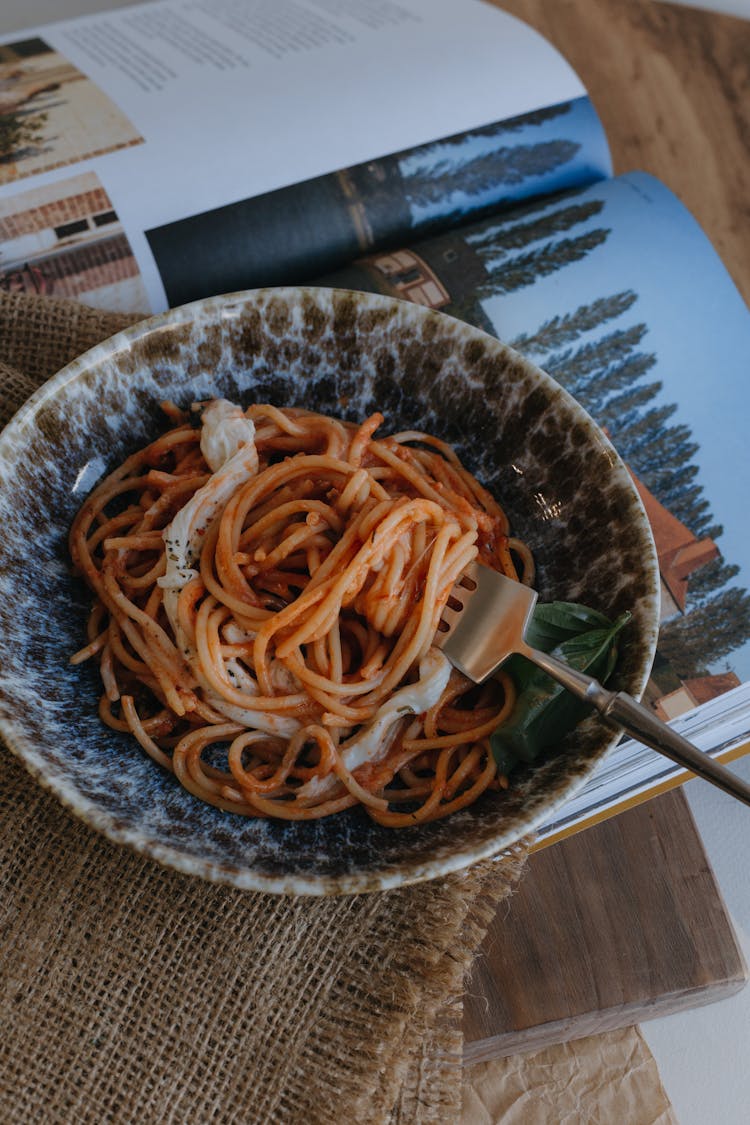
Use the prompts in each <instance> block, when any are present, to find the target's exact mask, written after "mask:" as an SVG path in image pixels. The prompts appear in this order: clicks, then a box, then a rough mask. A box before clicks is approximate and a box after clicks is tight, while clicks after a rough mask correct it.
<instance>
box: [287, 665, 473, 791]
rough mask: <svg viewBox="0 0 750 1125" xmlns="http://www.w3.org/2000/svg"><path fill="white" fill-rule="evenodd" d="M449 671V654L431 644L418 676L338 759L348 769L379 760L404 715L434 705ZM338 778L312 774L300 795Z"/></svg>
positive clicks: (332, 784)
mask: <svg viewBox="0 0 750 1125" xmlns="http://www.w3.org/2000/svg"><path fill="white" fill-rule="evenodd" d="M450 674H451V665H450V662H449V661H448V658H447V657H446V656H444V655H443V654H442V652H441V651H440V649H437V648H431V649H430V650H429V651H428V652H427V653H426V654H425V656H423V657H422V659H421V661H420V663H419V679H418V680H417V681H416V683H413V684H407V685H406V686H405V687H402V688H399V689H398V691H395V692H394V693H393V695H392V696H391V697H390V699H387V700H386V701H385V703H383V704H382V705H381V706H380V707H379V708H378V710H377V712H376V713H375V715H374V717H373V718H372V719H371V721H370V722H369V723H368V724H367V725H366V726H364V727H362V729H361V730H360V731H359V732H358V733H357V734H356V735H355V736H354V737H353V738H352V739H350V740H349V742H346V743H344V744H343V745H342V746H341V747H340V748H339V749H340V755H341V759H342V761H343V763H344V765H345V766H346V768H347V769H348V770H349V771H350V772H351V771H353V770H356V769H357V767H358V766H361V765H364V763H365V762H378V761H380V760H381V759H382V758H384V757H385V756H386V754H387V753H388V750H389V749H390V744H391V742H392V741H393V737H394V735H395V733H396V730H397V724H398V722H399V720H400V719H402V718H403V717H404V716H405V715H421V714H422V713H423V712H424V711H429V709H430V707H434V706H435V704H436V703H437V701H438V700H439V699H440V696H441V695H442V694H443V692H444V691H445V689H446V687H447V684H448V679H449V677H450ZM337 780H338V779H337V778H336V777H335V776H332V775H331V774H329V775H328V776H327V777H324V778H312V779H311V780H310V781H308V782H306V783H305V784H304V785H303V786H302V787H301V789H300V790H299V796H300V797H319V796H320V795H321V794H323V795H324V794H325V793H326V792H327V791H328V790H333V789H334V788H335V787H336V784H337Z"/></svg>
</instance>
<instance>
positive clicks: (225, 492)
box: [158, 399, 258, 660]
mask: <svg viewBox="0 0 750 1125" xmlns="http://www.w3.org/2000/svg"><path fill="white" fill-rule="evenodd" d="M202 422H203V429H202V432H201V452H202V453H203V456H204V457H205V459H206V461H207V462H208V465H209V468H210V469H211V470H212V473H211V476H210V477H209V479H208V480H207V481H206V483H205V484H204V485H203V487H202V488H199V489H198V491H197V492H196V493H195V495H194V496H193V497H192V498H191V499H190V500H189V501H188V502H187V504H185V506H184V507H183V508H181V509H180V511H179V512H178V513H177V515H176V516H175V518H174V519H173V520H172V522H171V523H170V524H169V526H168V527H166V528H165V530H164V542H165V543H166V546H167V568H166V572H165V574H164V575H163V577H161V578H159V579H158V583H159V585H160V586H161V587H163V589H164V610H165V612H166V615H167V617H168V619H169V623H170V625H171V626H172V629H173V630H174V635H175V639H176V641H177V644H178V646H179V648H180V649H181V651H182V652H183V653H184V654H185V655H186V657H187V659H188V660H192V658H193V657H194V655H195V653H194V652H193V651H192V649H191V648H190V646H189V644H188V641H187V638H186V637H185V635H184V633H183V631H182V629H181V628H180V626H179V622H178V620H177V601H178V599H179V596H180V593H181V592H182V590H184V588H185V586H187V584H188V582H190V581H191V580H192V579H193V578H197V576H198V572H197V571H196V570H194V569H193V565H194V563H196V562H197V561H198V559H199V558H200V553H201V547H202V546H203V540H204V538H205V534H206V531H207V530H208V528H209V527H210V526H211V524H212V523H213V521H214V520H215V519H216V517H217V516H218V515H220V513H221V512H222V511H223V509H224V508H225V507H226V505H227V503H228V501H229V500H230V498H231V497H232V495H233V494H234V492H235V491H236V489H238V488H239V487H240V486H241V485H243V484H244V483H245V481H247V480H249V479H250V478H251V477H252V476H255V474H256V473H257V471H258V451H257V450H256V448H255V426H254V424H253V422H252V421H251V420H250V419H249V418H245V416H244V414H243V413H242V410H241V409H240V407H239V406H233V405H232V403H230V402H226V401H225V400H224V399H217V400H216V402H212V403H210V405H209V406H207V407H206V409H205V410H204V411H203V417H202ZM221 458H223V460H221Z"/></svg>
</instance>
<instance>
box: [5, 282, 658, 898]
mask: <svg viewBox="0 0 750 1125" xmlns="http://www.w3.org/2000/svg"><path fill="white" fill-rule="evenodd" d="M305 294H310V295H311V296H312V297H313V298H314V299H317V300H320V298H321V295H322V294H325V295H326V297H327V299H329V300H330V303H331V305H332V304H333V301H334V299H335V297H336V296H337V295H339V296H346V297H353V298H354V299H355V300H356V301H358V302H359V303H361V304H366V305H367V304H370V305H372V306H374V307H378V306H380V307H392V306H393V305H398V306H402V307H403V309H404V310H405V311H404V315H407V316H409V315H411V316H416V317H425V318H430V317H438V318H440V320H441V321H443V320H449V321H451V322H452V324H453V326H454V330H455V331H458V332H459V334H467V335H469V336H471V337H472V338H476V337H477V336H479V337H480V338H481V339H482V340H483V341H485V342H486V344H487V346H488V347H489V348H490V349H492V350H494V351H495V353H496V354H500V355H502V356H510V357H511V358H512V359H513V361H514V363H518V364H520V365H521V366H522V367H523V368H524V369H525V370H526V372H527V373H529V374H531V375H532V377H533V378H534V380H535V381H536V382H537V383H538V384H539V385H540V386H541V387H542V388H544V390H545V392H546V393H547V394H548V395H549V394H552V395H554V396H558V397H561V398H562V401H563V402H564V403H565V407H566V408H567V409H568V410H569V411H572V413H573V414H574V415H575V416H576V418H577V420H578V421H579V422H580V423H581V424H582V425H584V427H585V429H586V432H587V434H588V435H589V437H590V438H591V439H592V440H593V441H594V442H596V443H598V445H599V446H600V447H601V449H602V450H604V451H605V452H606V453H607V456H608V461H609V465H610V471H611V472H612V473H613V474H614V476H615V478H616V480H617V483H618V484H619V485H621V486H622V487H624V488H625V490H626V491H627V492H628V493H629V494H630V496H631V498H632V500H633V512H634V513H638V517H639V521H638V522H639V524H640V529H639V530H640V534H641V536H642V537H643V539H644V541H645V543H646V545H647V547H648V548H649V549H648V557H647V558H644V560H643V568H644V576H645V577H646V578H647V580H648V584H649V587H650V589H649V595H648V596H647V597H644V602H650V603H651V604H650V605H648V613H647V619H648V620H650V621H651V627H650V629H649V631H648V635H645V630H644V637H643V639H642V643H643V645H644V656H643V659H642V661H641V667H640V670H639V680H640V682H639V684H638V688H637V691H634V692H633V694H635V695H638V696H639V695H640V694H641V693H642V692H643V690H644V688H645V686H646V683H647V681H648V677H649V674H650V669H651V665H652V663H653V658H654V653H655V650H656V642H657V636H658V621H659V569H658V560H657V555H656V547H655V545H654V540H653V535H652V533H651V528H650V524H649V521H648V517H647V515H646V512H645V509H644V506H643V503H642V501H641V498H640V496H639V494H638V491H637V489H636V488H635V485H634V483H633V480H632V477H631V475H630V473H629V471H628V469H627V468H626V466H625V464H624V462H623V461H622V459H621V458H620V456H619V454H618V453H617V451H616V450H615V448H614V446H613V445H612V443H611V441H610V440H609V438H608V437H607V435H606V434H605V433H604V432H603V431H602V430H601V428H600V427H599V426H598V425H597V423H596V422H595V421H594V420H593V418H591V416H590V415H589V414H588V413H587V412H586V410H585V409H584V408H583V407H582V406H580V404H579V403H578V402H577V401H576V399H575V398H574V397H573V396H572V395H571V394H570V392H568V391H567V390H566V389H565V388H564V387H562V386H561V385H560V384H559V383H557V382H556V381H555V379H553V378H552V376H551V375H549V374H547V372H546V371H544V370H543V369H542V368H540V367H538V366H537V365H536V364H534V363H533V362H532V361H530V360H529V359H527V358H526V357H525V356H523V355H521V353H519V352H517V351H515V350H514V349H513V348H511V347H510V346H509V345H508V344H506V343H504V342H503V341H502V340H500V339H499V338H498V337H496V336H493V335H491V334H490V333H488V332H486V331H485V330H484V329H481V328H478V327H476V326H475V325H472V324H469V323H467V322H465V321H462V320H459V319H458V318H456V317H452V316H450V315H449V314H446V313H443V312H440V311H439V310H435V309H428V308H425V307H424V306H421V305H417V304H415V303H413V302H409V301H405V300H402V299H400V298H396V297H389V296H386V295H384V294H375V293H367V292H362V291H359V290H349V289H340V288H335V289H334V288H328V287H319V286H313V285H300V286H265V287H262V288H258V289H247V290H236V291H233V292H231V293H223V294H218V295H216V296H212V297H207V298H200V299H198V300H195V301H191V302H189V303H187V304H184V305H180V306H177V307H176V308H173V309H168V310H166V311H165V312H162V313H157V314H155V315H153V316H149V317H146V318H144V319H143V320H139V321H136V322H135V323H134V324H131V325H128V326H126V327H124V328H122V329H120V330H119V331H118V332H116V333H114V334H113V335H112V336H109V337H107V338H106V339H105V340H102V341H100V342H99V343H97V344H94V345H93V346H92V347H91V348H88V349H87V350H86V351H85V352H82V353H81V355H79V356H76V357H75V359H73V360H71V361H70V362H69V363H67V364H66V365H65V366H64V367H62V368H61V369H60V370H59V371H58V372H57V373H56V374H55V375H53V376H51V377H50V378H49V379H48V380H46V381H45V382H44V383H42V384H41V386H40V387H38V388H37V390H36V391H34V393H33V394H32V395H31V396H30V397H29V398H28V399H27V400H26V401H25V402H24V403H23V404H22V406H21V407H20V408H19V410H18V411H16V413H15V414H14V415H13V416H12V418H11V419H10V420H9V421H8V422H7V424H6V425H5V427H4V428H3V429H2V430H1V431H0V462H3V461H4V462H5V463H6V464H8V463H10V464H12V463H13V462H15V460H16V458H17V457H18V456H19V455H20V453H21V451H22V448H24V446H23V441H21V442H18V441H17V437H18V436H20V437H21V438H22V439H23V430H24V429H25V427H26V426H27V424H28V423H29V422H30V421H31V420H32V419H33V418H34V417H35V416H36V414H37V413H38V411H39V410H40V409H41V407H42V406H43V405H44V404H45V403H46V402H48V401H49V400H51V399H53V398H55V397H56V396H57V395H58V394H59V393H60V392H61V391H62V390H63V389H64V388H65V387H67V386H68V385H69V384H71V383H74V382H75V381H76V380H77V379H79V378H81V377H83V375H84V374H85V373H86V372H88V371H90V370H91V369H92V368H95V367H96V366H97V365H98V364H100V363H101V362H102V361H104V360H107V359H109V358H110V357H111V356H112V355H113V354H114V353H117V352H121V351H122V350H125V349H128V348H130V347H131V346H132V345H133V344H134V343H136V342H138V341H139V340H141V339H143V338H144V337H147V336H149V335H151V334H152V333H154V332H158V331H160V330H162V329H172V328H174V327H175V326H176V325H180V324H183V323H193V322H195V320H196V319H197V314H199V313H200V315H201V317H202V318H204V319H206V320H207V321H210V318H211V314H218V315H219V317H221V318H222V319H223V318H224V317H227V316H228V315H231V314H232V313H233V310H234V309H235V308H237V309H239V313H238V315H241V306H247V305H249V304H252V303H253V302H258V301H260V300H265V299H268V298H269V297H274V296H275V297H279V298H281V299H282V300H286V301H287V302H289V303H299V302H300V300H301V298H302V297H303V296H304V295H305ZM19 728H20V724H19V723H18V722H17V721H15V720H14V719H13V718H6V717H5V716H4V715H3V714H2V713H0V735H2V737H3V739H4V740H5V742H6V744H7V746H8V748H9V750H10V751H11V752H12V753H13V755H14V756H15V757H16V758H18V759H19V760H20V761H21V762H22V764H23V765H24V766H25V768H26V769H27V771H28V772H29V773H30V774H31V776H32V777H33V778H34V779H35V781H36V782H37V783H38V784H39V785H40V787H41V788H42V789H45V790H47V791H48V792H50V793H52V794H53V796H54V797H55V798H56V799H57V800H58V802H59V803H60V804H61V805H62V806H63V807H64V808H65V809H67V810H68V811H69V812H71V813H73V815H74V816H75V817H76V818H77V819H79V820H82V821H83V822H84V823H85V824H87V825H88V826H89V827H91V828H93V829H95V830H96V831H97V832H99V833H100V834H101V835H103V836H104V837H106V838H107V839H108V840H109V841H110V842H111V843H114V844H118V845H124V846H126V847H127V848H129V849H130V850H132V851H134V852H135V853H136V854H138V855H142V856H146V857H148V858H150V859H153V860H155V861H156V862H157V863H159V864H160V865H162V866H164V867H167V868H170V869H171V870H174V871H177V872H179V873H181V874H187V875H193V876H199V877H201V878H204V879H207V880H209V881H211V882H216V883H223V884H226V885H229V886H233V887H235V888H236V889H239V890H243V891H263V892H267V893H272V894H282V895H305V896H316V897H319V896H329V895H341V894H358V893H368V892H377V891H387V890H391V889H394V888H396V887H402V886H407V885H410V884H414V883H418V882H423V881H425V880H428V879H432V878H436V877H443V876H447V875H451V874H454V873H456V872H458V871H461V870H463V869H465V868H467V867H469V866H471V865H473V864H474V863H478V862H480V861H482V860H484V859H489V858H492V857H497V858H500V855H501V853H505V852H507V851H508V849H511V848H512V847H513V846H514V845H517V844H520V841H521V840H522V839H524V837H530V836H533V833H534V830H535V829H536V828H538V827H539V825H540V824H542V823H543V822H545V821H546V820H548V819H549V818H550V816H551V815H552V814H553V813H554V812H556V811H557V810H558V809H559V808H561V807H562V806H563V805H565V804H566V803H567V802H568V801H569V800H570V798H571V797H573V796H574V795H575V794H576V793H577V792H578V791H579V790H580V789H582V788H583V786H584V785H585V784H586V783H587V782H588V781H589V779H590V778H591V776H592V775H593V774H594V773H595V772H596V770H598V769H599V767H600V766H601V764H602V762H603V761H604V759H605V758H606V757H607V756H609V754H611V752H612V750H613V749H614V747H615V745H616V743H617V741H618V740H619V737H620V735H619V732H618V731H614V730H613V731H611V733H610V735H609V737H608V739H607V741H606V743H604V744H603V746H602V749H601V750H600V751H599V753H597V754H596V755H594V756H592V757H591V758H590V759H589V761H588V762H587V763H586V765H585V767H583V768H581V770H580V771H579V772H578V773H577V774H576V775H575V776H574V777H571V778H570V779H569V781H568V783H567V784H566V785H565V786H564V787H563V788H562V790H561V792H559V793H558V794H557V796H556V797H555V798H554V799H550V800H549V801H548V802H541V801H540V802H539V804H538V807H537V808H536V809H535V810H534V811H532V812H530V813H529V814H527V817H526V820H525V822H524V824H523V825H522V826H519V824H518V822H517V821H516V822H514V825H513V826H512V827H510V828H508V829H506V831H505V832H502V831H500V832H498V833H497V835H494V836H492V837H491V838H490V839H488V840H486V841H485V842H484V843H480V844H470V843H467V844H465V845H464V846H462V847H457V848H456V850H454V851H451V852H450V854H449V855H445V854H443V855H441V856H440V857H439V858H436V859H431V860H429V859H428V860H423V861H420V862H417V863H415V864H414V865H412V866H411V867H409V868H408V869H407V870H404V869H402V868H401V867H399V868H398V869H390V868H383V869H381V870H375V871H368V872H362V871H360V872H356V871H355V872H352V873H349V874H341V875H325V874H315V875H309V876H306V875H305V874H304V873H303V874H284V875H265V874H263V873H259V872H257V871H255V870H253V868H252V867H251V866H244V867H240V866H238V865H236V864H233V863H221V862H217V861H215V860H210V859H207V858H205V857H199V856H197V855H192V854H190V853H188V852H185V851H183V850H181V849H180V848H179V847H177V846H174V845H171V844H164V843H162V842H160V841H159V840H158V839H157V838H155V837H153V838H149V837H148V836H146V835H145V834H144V833H143V831H142V830H138V829H135V828H131V827H129V826H128V825H127V824H124V823H123V822H122V820H121V819H119V818H118V817H116V816H115V815H114V814H112V813H109V812H105V811H104V810H102V809H101V808H100V806H99V805H98V804H97V802H96V801H95V800H93V799H92V798H90V797H87V796H85V795H84V794H82V793H81V792H80V791H79V790H78V788H77V787H76V786H75V785H74V784H73V783H72V782H69V781H68V779H67V778H66V776H65V775H64V774H58V773H57V771H55V770H50V769H49V768H47V763H46V762H45V761H44V759H43V758H42V756H41V755H40V754H39V752H38V751H37V750H36V748H35V746H34V744H33V743H32V742H31V740H30V739H28V738H27V737H26V736H25V734H24V731H23V729H19ZM606 729H607V728H606V727H604V725H603V731H606Z"/></svg>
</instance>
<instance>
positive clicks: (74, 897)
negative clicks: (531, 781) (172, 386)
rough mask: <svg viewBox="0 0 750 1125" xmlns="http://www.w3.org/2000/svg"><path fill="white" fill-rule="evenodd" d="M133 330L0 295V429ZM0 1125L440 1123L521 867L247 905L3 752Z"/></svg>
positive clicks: (501, 865)
mask: <svg viewBox="0 0 750 1125" xmlns="http://www.w3.org/2000/svg"><path fill="white" fill-rule="evenodd" d="M133 319H136V318H128V317H123V316H119V315H115V314H109V313H102V312H98V311H95V310H91V309H85V308H82V307H81V306H80V305H77V304H73V303H70V302H66V301H58V300H54V299H52V298H49V297H44V298H34V297H27V296H22V295H18V296H16V295H2V294H0V405H1V409H0V423H2V422H4V421H5V420H7V418H8V417H9V416H10V415H11V414H12V413H13V411H14V410H15V409H17V408H18V406H20V405H21V403H22V402H23V400H24V399H25V398H26V397H27V396H28V395H29V394H30V393H31V392H32V391H33V390H34V389H35V387H36V386H37V385H38V384H39V383H40V382H42V381H43V380H44V379H46V378H47V377H48V376H50V375H51V374H53V373H54V372H55V371H56V370H58V369H59V368H60V367H61V366H63V364H65V363H66V362H68V360H70V359H72V358H73V357H74V356H75V355H78V354H79V353H80V352H81V351H83V350H85V349H86V348H87V347H89V346H91V345H92V344H94V343H96V342H97V341H99V340H100V339H103V338H105V337H106V336H108V335H111V334H112V333H113V332H115V331H117V330H118V329H119V328H121V327H122V326H123V325H125V324H127V323H129V322H130V321H132V320H133ZM0 807H2V823H1V826H0V872H1V873H0V881H1V882H0V888H1V889H0V912H1V913H0V976H1V978H2V979H1V981H0V1018H1V1019H2V1024H3V1028H4V1033H3V1036H2V1039H1V1040H0V1102H1V1103H2V1106H1V1109H0V1118H1V1119H2V1121H3V1123H4V1125H16V1123H19V1125H20V1123H24V1125H25V1123H26V1122H29V1121H44V1122H45V1125H55V1123H60V1125H69V1123H70V1122H76V1123H78V1125H83V1123H89V1122H90V1123H91V1125H94V1123H96V1125H100V1123H102V1122H113V1123H130V1122H138V1123H139V1125H149V1123H159V1125H168V1123H180V1125H183V1123H189V1125H192V1123H198V1125H202V1123H204V1122H212V1123H221V1125H225V1123H226V1125H229V1123H233V1122H237V1123H243V1125H247V1123H250V1125H255V1123H260V1122H284V1123H286V1122H290V1123H295V1122H301V1121H305V1122H311V1123H312V1122H325V1123H326V1125H327V1123H329V1122H338V1121H342V1120H346V1121H347V1122H351V1123H356V1122H367V1123H368V1125H373V1123H376V1122H380V1121H392V1122H399V1123H401V1122H403V1123H406V1122H408V1123H409V1125H420V1123H423V1125H428V1123H431V1122H436V1123H437V1122H440V1123H449V1122H451V1121H455V1120H457V1118H458V1114H459V1112H460V1098H461V1083H460V1075H459V1071H458V1059H459V1058H460V1048H461V1034H460V1024H459V1017H460V997H461V991H462V979H463V975H464V971H465V969H466V967H467V965H468V963H469V961H470V959H471V956H472V953H473V951H474V949H475V948H476V946H477V944H478V943H479V941H480V939H481V936H482V933H483V931H484V927H485V925H486V921H487V919H488V916H489V914H490V912H491V911H492V910H493V909H494V906H495V904H496V903H497V902H498V901H500V900H501V899H502V898H503V897H504V896H506V895H508V894H509V893H510V890H511V888H512V885H513V883H514V881H515V880H516V879H517V877H518V875H519V871H520V869H521V867H522V865H523V861H524V856H525V849H524V847H523V846H520V847H518V848H516V849H514V850H513V852H512V853H510V854H508V855H507V856H505V857H504V858H503V859H502V860H500V861H498V862H495V863H484V864H481V865H478V866H477V867H475V868H473V869H472V870H471V871H469V872H467V873H465V874H462V875H458V876H454V877H451V878H447V879H443V880H436V881H434V882H431V883H427V884H422V885H420V886H416V887H411V888H405V889H403V890H397V891H392V892H388V893H385V894H378V895H368V896H360V897H355V898H343V899H332V900H316V899H304V900H300V899H292V898H278V897H274V896H268V895H262V894H243V893H240V892H237V891H235V890H232V889H229V888H226V887H220V886H214V885H212V884H208V883H204V882H201V881H198V880H194V879H191V878H188V877H186V876H182V875H178V874H176V873H174V872H171V871H166V870H163V869H162V868H160V867H158V866H157V865H156V864H154V863H152V862H151V861H150V860H146V859H143V858H141V857H138V856H136V855H134V854H131V853H130V852H127V851H124V850H121V849H118V848H116V847H114V846H112V845H110V844H109V843H108V842H106V841H105V840H103V839H101V838H100V837H98V836H97V835H95V834H94V833H92V832H91V831H90V830H89V829H88V828H86V827H85V826H83V825H82V824H79V823H78V822H76V821H74V820H73V819H72V818H71V817H70V816H69V815H68V814H67V813H66V812H64V811H63V810H62V809H61V808H60V807H59V806H58V805H57V803H56V802H55V801H54V800H53V799H52V798H51V797H50V796H49V795H47V794H46V793H44V792H43V791H42V790H41V789H39V788H38V787H37V786H36V785H35V784H34V783H32V782H31V781H30V779H29V778H28V777H27V775H26V773H25V771H24V770H23V769H22V767H21V766H20V765H19V764H18V763H17V762H16V761H15V760H14V759H12V757H11V756H10V755H9V754H8V752H7V751H6V750H5V748H2V751H1V752H0Z"/></svg>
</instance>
